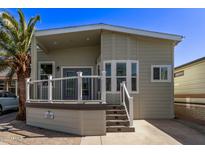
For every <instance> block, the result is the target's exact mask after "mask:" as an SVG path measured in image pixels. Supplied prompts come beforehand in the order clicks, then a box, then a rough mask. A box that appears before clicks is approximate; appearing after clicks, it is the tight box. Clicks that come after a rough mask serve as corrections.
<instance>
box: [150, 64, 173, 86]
mask: <svg viewBox="0 0 205 154" xmlns="http://www.w3.org/2000/svg"><path fill="white" fill-rule="evenodd" d="M155 67H159V68H160V79H159V80H154V79H153V77H154V76H153V69H154V68H155ZM161 67H167V69H168V74H167V76H168V77H167V80H161ZM171 81H172V65H151V82H171Z"/></svg>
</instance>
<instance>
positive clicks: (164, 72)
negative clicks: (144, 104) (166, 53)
mask: <svg viewBox="0 0 205 154" xmlns="http://www.w3.org/2000/svg"><path fill="white" fill-rule="evenodd" d="M151 69H152V70H151V74H152V75H151V81H152V82H170V81H171V65H152V68H151Z"/></svg>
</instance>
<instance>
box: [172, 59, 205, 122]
mask: <svg viewBox="0 0 205 154" xmlns="http://www.w3.org/2000/svg"><path fill="white" fill-rule="evenodd" d="M174 90H175V91H174V95H175V110H176V115H177V116H179V117H186V118H189V119H196V120H198V121H203V123H204V122H205V118H204V117H205V108H204V107H205V106H204V105H205V57H202V58H199V59H197V60H194V61H191V62H188V63H186V64H183V65H181V66H178V67H176V68H175V71H174Z"/></svg>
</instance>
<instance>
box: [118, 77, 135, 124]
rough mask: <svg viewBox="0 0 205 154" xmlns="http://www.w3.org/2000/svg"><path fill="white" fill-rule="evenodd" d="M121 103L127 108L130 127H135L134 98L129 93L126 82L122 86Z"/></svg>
mask: <svg viewBox="0 0 205 154" xmlns="http://www.w3.org/2000/svg"><path fill="white" fill-rule="evenodd" d="M120 103H121V105H123V106H124V107H125V111H126V114H127V117H128V120H129V122H130V126H132V125H133V97H131V96H130V95H129V93H128V90H127V87H126V82H125V81H123V82H122V83H121V84H120Z"/></svg>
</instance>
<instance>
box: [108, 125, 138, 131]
mask: <svg viewBox="0 0 205 154" xmlns="http://www.w3.org/2000/svg"><path fill="white" fill-rule="evenodd" d="M106 130H107V132H134V131H135V128H134V127H129V126H107V128H106Z"/></svg>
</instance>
